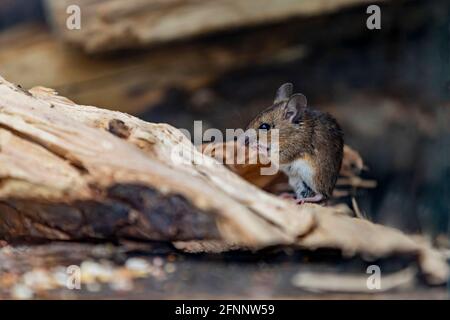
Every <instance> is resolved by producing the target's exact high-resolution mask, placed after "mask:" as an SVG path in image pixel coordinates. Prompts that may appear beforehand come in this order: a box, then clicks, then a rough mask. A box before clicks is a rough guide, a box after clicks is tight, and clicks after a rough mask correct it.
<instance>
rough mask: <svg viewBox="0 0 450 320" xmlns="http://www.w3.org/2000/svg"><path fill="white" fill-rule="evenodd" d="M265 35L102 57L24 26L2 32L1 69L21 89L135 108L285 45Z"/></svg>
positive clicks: (138, 109)
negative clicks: (46, 90) (41, 88)
mask: <svg viewBox="0 0 450 320" xmlns="http://www.w3.org/2000/svg"><path fill="white" fill-rule="evenodd" d="M264 38H265V37H264V35H259V36H257V37H254V38H253V42H252V46H251V48H250V49H249V46H248V45H249V42H245V41H244V42H241V41H240V39H235V40H233V41H228V42H226V43H215V44H201V43H197V44H195V43H186V44H178V45H174V46H170V47H165V48H159V49H157V50H152V51H151V52H149V51H140V52H132V53H131V52H130V53H127V54H122V55H109V56H101V57H100V56H87V55H85V54H84V53H83V52H80V51H79V50H75V49H74V48H72V47H70V46H66V45H64V44H62V43H60V42H59V41H58V40H57V39H55V38H54V37H53V36H52V35H51V34H50V33H49V32H48V30H46V28H45V27H44V26H39V25H26V26H21V27H19V28H15V29H11V30H8V32H5V33H3V34H0V73H1V74H2V76H5V77H7V78H8V79H11V81H13V82H15V83H17V84H20V85H22V86H23V87H25V88H30V87H33V86H34V85H36V84H37V83H39V84H42V85H44V86H48V87H53V88H55V89H56V90H57V91H58V92H60V93H61V94H64V95H65V96H68V97H69V98H71V99H74V100H76V101H77V102H79V103H80V104H95V105H99V106H102V107H106V108H111V109H117V110H120V111H124V112H130V113H138V112H141V111H143V110H145V109H146V108H148V106H150V105H153V104H156V103H157V102H158V101H159V99H161V97H162V95H163V94H164V92H165V91H166V90H167V89H168V88H173V87H178V88H182V89H185V90H187V91H193V90H196V89H198V88H201V87H204V86H207V85H208V84H209V83H211V82H212V81H213V80H215V79H216V78H217V77H219V76H220V75H222V74H223V73H225V72H227V71H230V70H233V69H235V68H239V67H242V66H246V65H249V64H255V63H258V62H260V61H261V60H262V59H264V58H265V57H266V56H271V55H272V54H273V53H274V52H278V51H279V50H281V49H282V48H283V47H284V43H285V40H284V39H283V40H281V39H280V40H276V39H272V40H271V41H265V40H264ZM180 56H182V57H183V59H180Z"/></svg>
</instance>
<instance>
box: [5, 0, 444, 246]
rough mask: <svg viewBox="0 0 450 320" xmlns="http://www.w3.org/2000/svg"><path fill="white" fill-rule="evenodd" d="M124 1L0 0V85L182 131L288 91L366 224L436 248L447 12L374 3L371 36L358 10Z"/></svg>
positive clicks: (308, 3) (246, 114)
mask: <svg viewBox="0 0 450 320" xmlns="http://www.w3.org/2000/svg"><path fill="white" fill-rule="evenodd" d="M125 2H126V1H125ZM125 2H124V1H121V2H119V1H114V0H109V1H108V0H102V1H89V0H77V1H65V0H60V1H58V0H47V1H39V0H26V1H25V0H0V75H2V76H3V77H5V78H6V79H8V80H9V81H12V82H15V83H18V84H21V85H22V86H23V87H26V88H30V87H32V86H35V85H43V86H48V87H52V88H55V89H56V90H58V91H59V92H60V94H62V95H65V96H67V97H69V98H70V99H73V100H75V101H76V102H78V103H81V104H89V105H96V106H102V107H105V108H110V109H115V110H120V111H124V112H128V113H131V114H134V115H137V116H139V117H141V118H143V119H145V120H148V121H153V122H167V123H170V124H172V125H174V126H176V127H183V128H188V129H191V128H192V126H193V121H194V120H203V123H204V129H207V128H208V127H216V128H220V129H225V128H240V127H244V126H245V125H246V123H247V122H248V121H249V120H250V119H251V118H252V117H253V116H254V115H255V114H257V113H258V112H259V111H260V110H262V109H263V108H265V107H267V106H268V105H270V103H271V101H272V99H273V95H274V93H275V90H276V89H277V88H278V86H279V85H280V84H282V83H284V82H288V81H289V82H293V83H294V85H295V87H296V91H298V92H302V93H304V94H305V95H306V96H307V97H308V100H309V101H310V104H311V105H313V106H315V107H316V108H319V109H321V110H326V111H328V112H330V113H332V114H333V115H334V116H335V117H336V118H337V119H338V120H339V122H340V123H341V125H342V127H343V129H344V132H345V141H346V143H347V144H348V145H350V146H351V147H353V148H355V149H356V150H358V151H359V152H360V153H361V155H362V157H363V158H364V160H365V162H366V163H367V166H368V167H369V170H368V171H367V172H365V173H364V175H365V177H367V178H372V179H376V180H377V181H378V186H377V188H375V189H369V190H366V191H360V192H359V194H358V197H357V201H358V203H359V205H360V207H361V209H362V210H363V211H364V212H365V214H366V215H368V216H369V217H370V219H372V220H374V221H377V222H381V223H384V224H388V225H391V226H395V227H399V228H401V229H402V230H405V231H407V232H418V233H425V234H429V235H432V236H433V237H434V238H436V237H437V236H439V235H440V240H442V241H448V238H447V237H446V236H445V234H447V232H448V230H449V212H450V161H449V160H450V155H449V150H450V148H449V147H450V129H449V123H450V97H449V90H450V66H449V63H450V60H449V59H450V55H449V45H450V37H449V35H450V23H449V22H450V20H449V17H450V2H449V1H444V0H434V1H425V0H424V1H416V0H411V1H401V0H391V1H383V2H379V3H377V4H378V5H379V6H380V8H381V30H368V29H367V27H366V19H367V18H368V16H369V15H368V14H367V13H366V8H367V6H368V4H372V2H370V3H368V2H367V1H361V0H353V1H340V0H336V1H334V2H333V1H329V2H328V3H324V2H321V1H313V0H302V1H297V2H295V1H279V2H278V3H279V4H278V5H276V4H275V1H265V4H266V5H265V6H264V8H261V7H263V6H261V5H258V4H257V3H256V2H255V1H253V0H249V1H247V2H246V5H242V2H238V1H237V2H236V3H235V4H234V5H235V7H233V6H232V5H233V4H230V3H232V2H233V1H229V2H228V4H227V6H225V5H222V4H221V3H222V2H223V1H217V2H214V1H212V2H209V1H189V0H172V1H167V2H161V1H156V0H147V1H130V2H126V3H128V5H127V6H126V7H124V6H123V4H124V3H125ZM69 3H70V4H72V3H74V4H78V5H79V6H80V7H81V9H82V11H81V13H82V20H81V22H82V25H81V29H80V30H68V29H67V28H66V27H65V21H66V19H67V17H68V14H67V13H66V11H65V9H66V7H67V5H68V4H69ZM120 3H122V5H121V4H120ZM238 3H241V4H240V5H238ZM375 3H376V2H375ZM253 7H254V8H253ZM233 10H237V11H238V12H239V15H235V16H239V18H233V17H234V16H233V15H232V13H233ZM258 10H261V14H259V11H258ZM227 19H228V20H227ZM347 200H349V199H347ZM443 239H444V240H443Z"/></svg>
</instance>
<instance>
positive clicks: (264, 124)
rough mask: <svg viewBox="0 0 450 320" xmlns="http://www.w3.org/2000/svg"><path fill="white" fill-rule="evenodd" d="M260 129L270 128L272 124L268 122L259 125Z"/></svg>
mask: <svg viewBox="0 0 450 320" xmlns="http://www.w3.org/2000/svg"><path fill="white" fill-rule="evenodd" d="M259 129H260V130H270V124H268V123H263V124H261V125H260V126H259Z"/></svg>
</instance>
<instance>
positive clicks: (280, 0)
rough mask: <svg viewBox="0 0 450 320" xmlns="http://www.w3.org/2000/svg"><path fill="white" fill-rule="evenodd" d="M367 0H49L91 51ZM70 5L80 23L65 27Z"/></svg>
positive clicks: (57, 17)
mask: <svg viewBox="0 0 450 320" xmlns="http://www.w3.org/2000/svg"><path fill="white" fill-rule="evenodd" d="M362 3H368V4H369V3H370V1H367V0H326V1H312V0H245V1H242V0H215V1H211V0H170V1H162V0H128V1H122V0H96V1H92V0H46V4H47V7H48V12H49V16H50V18H51V20H52V21H53V25H54V28H55V29H56V30H57V31H58V33H59V34H60V35H61V36H62V38H63V39H64V40H66V41H68V42H70V43H73V44H76V45H78V46H80V47H82V48H83V49H84V50H86V51H87V52H104V51H109V50H113V49H119V48H132V47H141V46H146V45H149V44H155V43H160V42H167V41H172V40H177V39H185V38H190V37H193V36H198V35H204V34H209V33H213V32H217V31H223V30H233V29H237V28H241V27H246V26H254V25H262V24H268V23H273V22H279V21H283V20H287V19H289V18H292V17H297V16H312V15H318V14H325V13H329V12H333V11H336V10H338V9H340V8H343V7H347V6H350V5H355V4H362ZM69 5H78V6H80V8H81V29H80V30H69V29H68V28H67V27H66V19H67V17H68V14H67V13H66V10H67V7H68V6H69Z"/></svg>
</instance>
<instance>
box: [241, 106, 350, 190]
mask: <svg viewBox="0 0 450 320" xmlns="http://www.w3.org/2000/svg"><path fill="white" fill-rule="evenodd" d="M287 103H288V101H287V100H285V101H281V102H277V103H275V104H274V105H272V106H271V107H269V108H267V109H266V110H264V111H263V112H261V113H260V114H259V115H258V116H257V117H256V118H255V119H253V120H252V121H251V122H250V124H249V125H248V126H247V129H250V128H251V129H255V130H258V128H259V126H260V125H261V124H262V123H268V124H270V125H271V130H272V129H279V143H280V145H279V150H280V163H281V164H288V163H291V162H292V161H294V160H296V159H299V158H301V159H304V160H306V161H308V162H309V163H311V166H312V167H313V168H314V177H313V180H314V183H315V186H310V187H311V188H312V189H313V190H314V191H315V192H319V193H320V194H322V195H323V196H324V197H325V198H328V197H330V196H331V194H332V191H333V188H334V186H335V184H336V180H337V177H338V174H339V169H340V167H341V163H342V157H343V145H344V142H343V133H342V130H341V128H340V126H339V124H338V123H337V122H336V120H335V119H334V118H333V117H332V116H331V115H329V114H328V113H324V112H321V111H319V110H314V109H311V108H310V107H304V108H301V109H300V110H299V111H298V115H297V117H296V119H295V122H292V121H291V120H289V119H285V107H286V104H287Z"/></svg>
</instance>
